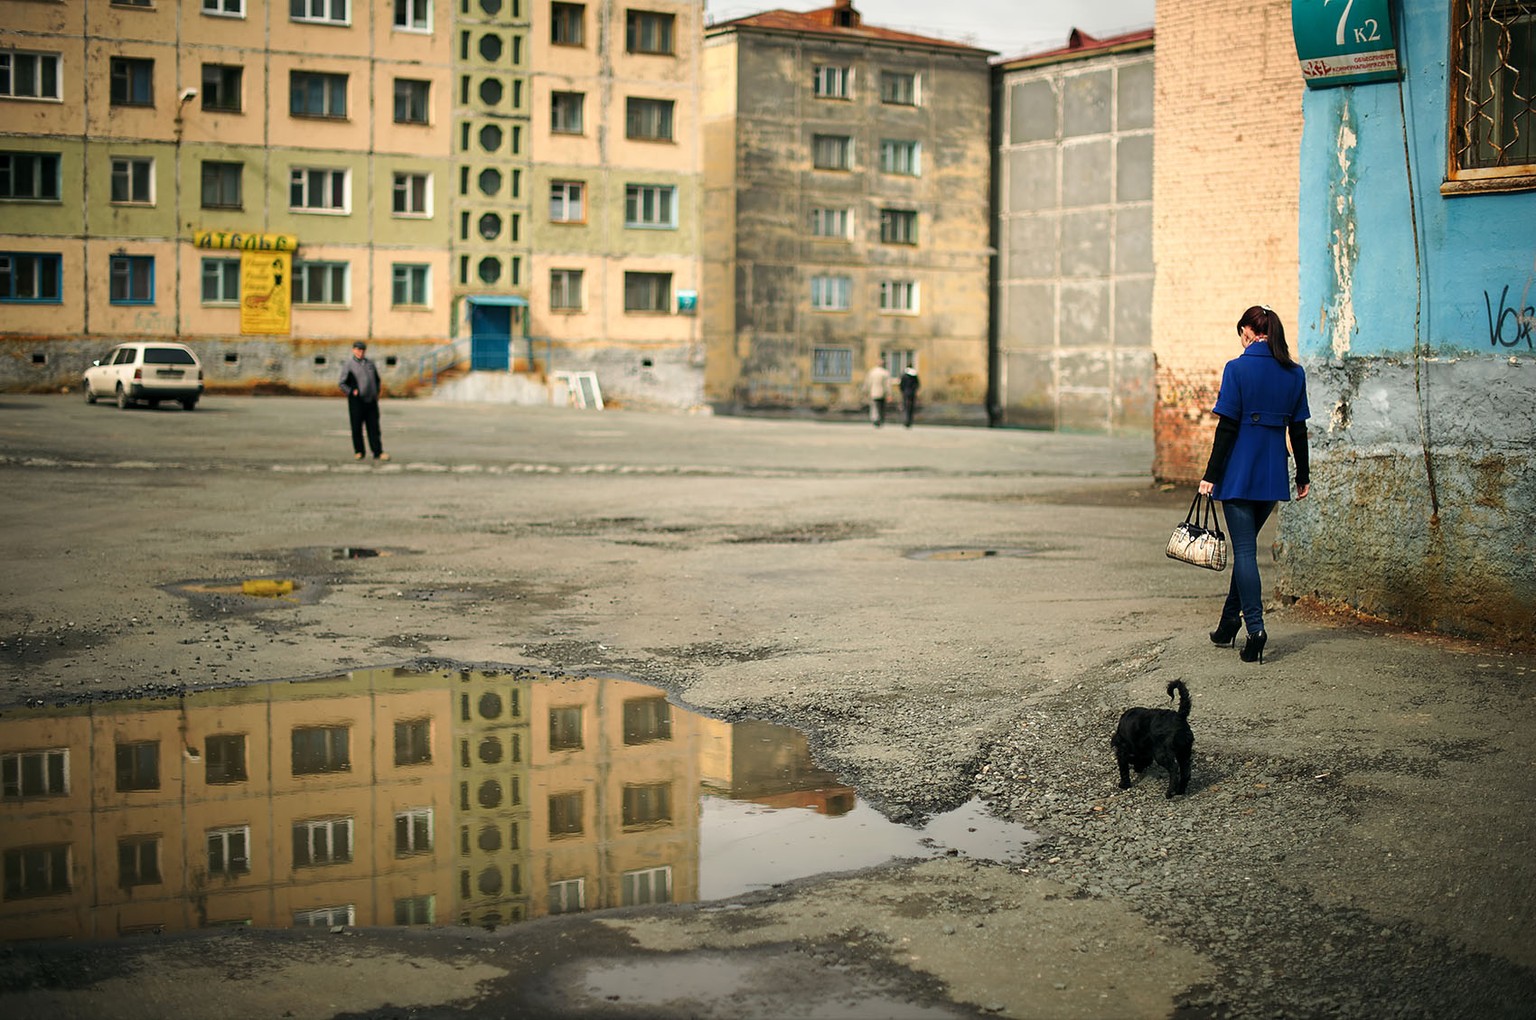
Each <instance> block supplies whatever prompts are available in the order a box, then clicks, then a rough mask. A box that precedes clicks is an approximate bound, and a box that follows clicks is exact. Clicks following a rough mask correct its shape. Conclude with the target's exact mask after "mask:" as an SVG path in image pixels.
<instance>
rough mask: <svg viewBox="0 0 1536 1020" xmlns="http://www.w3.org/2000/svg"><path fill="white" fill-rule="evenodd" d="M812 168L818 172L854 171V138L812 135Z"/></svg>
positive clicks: (848, 136)
mask: <svg viewBox="0 0 1536 1020" xmlns="http://www.w3.org/2000/svg"><path fill="white" fill-rule="evenodd" d="M828 157H831V158H828ZM811 166H812V167H813V168H814V169H816V170H852V169H853V137H852V136H851V135H812V136H811Z"/></svg>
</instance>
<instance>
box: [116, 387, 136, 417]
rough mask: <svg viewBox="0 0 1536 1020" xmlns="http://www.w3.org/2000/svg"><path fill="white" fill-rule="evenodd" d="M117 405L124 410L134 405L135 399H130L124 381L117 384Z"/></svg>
mask: <svg viewBox="0 0 1536 1020" xmlns="http://www.w3.org/2000/svg"><path fill="white" fill-rule="evenodd" d="M117 406H118V408H119V409H120V410H123V411H126V410H128V409H129V408H130V407H132V406H133V401H132V400H130V399H129V397H128V391H127V390H125V389H123V386H122V383H118V386H117Z"/></svg>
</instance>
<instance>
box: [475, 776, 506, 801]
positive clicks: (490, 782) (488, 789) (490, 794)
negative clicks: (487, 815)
mask: <svg viewBox="0 0 1536 1020" xmlns="http://www.w3.org/2000/svg"><path fill="white" fill-rule="evenodd" d="M479 800H480V806H481V807H483V808H494V807H500V806H501V784H500V783H498V782H497V781H496V780H494V779H487V780H486V781H485V782H483V783H481V784H480V794H479Z"/></svg>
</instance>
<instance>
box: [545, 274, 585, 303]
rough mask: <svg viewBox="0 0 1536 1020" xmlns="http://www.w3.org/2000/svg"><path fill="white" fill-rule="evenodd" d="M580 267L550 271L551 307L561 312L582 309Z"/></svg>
mask: <svg viewBox="0 0 1536 1020" xmlns="http://www.w3.org/2000/svg"><path fill="white" fill-rule="evenodd" d="M581 275H582V271H581V270H580V269H551V270H550V271H549V307H550V308H552V309H554V310H555V311H560V312H579V311H581Z"/></svg>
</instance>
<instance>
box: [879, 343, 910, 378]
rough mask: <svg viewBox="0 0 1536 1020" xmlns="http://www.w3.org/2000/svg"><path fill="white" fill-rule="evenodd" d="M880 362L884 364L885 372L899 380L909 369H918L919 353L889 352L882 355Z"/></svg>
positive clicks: (907, 351) (906, 351)
mask: <svg viewBox="0 0 1536 1020" xmlns="http://www.w3.org/2000/svg"><path fill="white" fill-rule="evenodd" d="M880 360H881V361H882V362H884V364H885V370H886V371H887V372H889V373H891V377H892V378H898V377H900V376H901V374H902V373H903V372H905V371H906V370H907V369H909V368H914V369H915V368H916V367H917V352H916V351H913V350H905V351H893V350H887V351H886V352H885V353H884V354H882V355H881V359H880Z"/></svg>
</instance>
